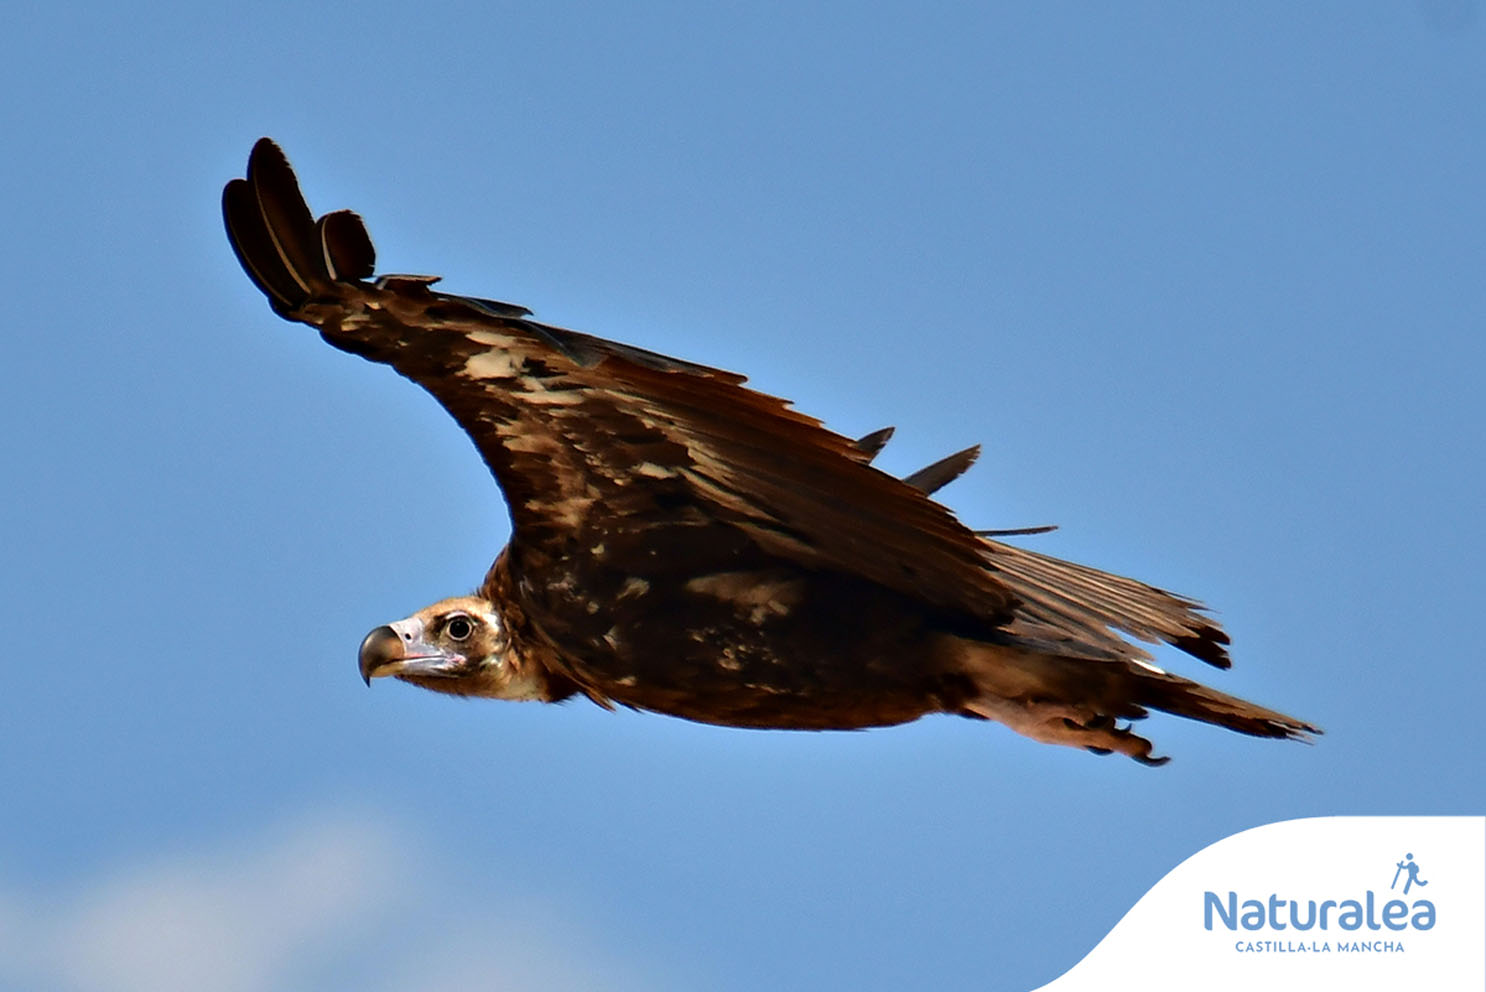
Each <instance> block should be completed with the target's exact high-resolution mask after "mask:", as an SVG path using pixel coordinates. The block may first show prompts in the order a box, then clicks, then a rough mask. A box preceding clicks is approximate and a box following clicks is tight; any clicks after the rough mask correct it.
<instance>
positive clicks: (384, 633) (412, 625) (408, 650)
mask: <svg viewBox="0 0 1486 992" xmlns="http://www.w3.org/2000/svg"><path fill="white" fill-rule="evenodd" d="M360 662H361V679H362V681H363V682H365V683H366V684H367V685H371V680H372V679H376V678H382V677H384V676H387V675H419V676H424V677H431V678H439V677H447V676H451V675H457V674H459V673H460V671H461V666H463V665H464V663H465V659H464V657H463V656H461V655H457V654H450V653H448V652H446V651H442V650H440V649H438V648H436V647H434V646H433V645H431V644H428V643H427V642H426V641H424V640H423V624H422V622H421V621H418V620H415V619H408V620H399V621H398V622H397V623H391V624H384V625H383V626H381V627H378V628H377V629H376V630H373V631H372V632H371V633H370V634H367V635H366V639H365V640H363V641H362V642H361V655H360Z"/></svg>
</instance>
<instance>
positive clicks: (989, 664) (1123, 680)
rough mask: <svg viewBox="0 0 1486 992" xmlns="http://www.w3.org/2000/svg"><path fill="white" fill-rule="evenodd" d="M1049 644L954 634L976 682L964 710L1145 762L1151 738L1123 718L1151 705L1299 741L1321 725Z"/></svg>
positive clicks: (1150, 669)
mask: <svg viewBox="0 0 1486 992" xmlns="http://www.w3.org/2000/svg"><path fill="white" fill-rule="evenodd" d="M1051 647H1052V645H1047V644H1043V645H1038V646H1037V647H1036V648H1030V647H1027V646H1019V647H1012V646H1006V645H999V644H989V643H985V642H981V641H968V640H963V639H957V645H956V648H957V651H958V654H959V657H960V662H961V668H962V670H963V671H964V672H965V674H967V675H969V676H970V678H971V680H972V681H973V682H974V684H975V686H976V688H977V689H978V691H979V692H978V695H976V696H974V697H972V698H971V699H969V700H968V701H966V702H965V703H964V704H963V707H964V710H965V713H966V715H970V716H979V717H985V718H987V719H992V720H997V721H999V722H1001V723H1004V724H1006V725H1007V726H1009V727H1011V728H1012V729H1013V730H1015V731H1017V732H1018V733H1020V734H1023V735H1025V736H1027V737H1031V738H1033V739H1034V740H1039V741H1043V742H1045V743H1049V744H1065V745H1069V746H1072V747H1081V748H1084V749H1086V750H1090V751H1094V752H1096V753H1100V754H1103V753H1108V752H1111V751H1118V752H1119V753H1121V754H1126V755H1129V756H1130V757H1132V758H1135V759H1136V760H1138V761H1141V762H1144V763H1146V764H1163V763H1165V761H1166V760H1167V759H1165V758H1157V757H1154V756H1152V754H1151V748H1152V745H1151V742H1150V741H1149V740H1148V739H1146V738H1144V737H1141V736H1140V735H1138V734H1136V733H1134V732H1133V731H1132V730H1131V728H1130V725H1129V724H1128V723H1127V724H1124V725H1121V724H1120V723H1119V721H1121V720H1125V721H1135V720H1140V719H1143V718H1144V717H1146V716H1147V715H1148V714H1149V713H1150V711H1151V710H1160V711H1161V712H1163V713H1171V714H1173V715H1175V716H1181V717H1186V718H1187V719H1189V720H1197V721H1200V722H1202V723H1208V724H1212V725H1214V726H1218V727H1224V728H1227V729H1228V730H1234V731H1237V732H1238V733H1241V734H1248V735H1250V736H1253V737H1271V738H1280V739H1289V740H1306V739H1308V736H1309V735H1311V734H1319V733H1321V730H1320V729H1319V728H1317V727H1315V726H1312V725H1311V724H1309V723H1305V722H1303V721H1301V720H1297V719H1295V718H1294V717H1291V716H1287V715H1285V714H1284V713H1280V712H1279V711H1277V710H1272V709H1269V708H1267V707H1264V706H1259V705H1256V704H1254V703H1250V702H1247V701H1245V700H1242V699H1239V698H1238V697H1237V696H1230V695H1228V694H1227V693H1225V692H1220V691H1218V690H1217V689H1212V688H1209V687H1207V686H1205V685H1202V684H1200V683H1197V682H1193V681H1191V680H1190V679H1185V678H1182V677H1181V676H1179V675H1173V674H1171V673H1170V672H1165V671H1162V670H1161V669H1159V668H1157V667H1155V666H1154V665H1150V664H1148V663H1145V662H1140V661H1133V660H1130V659H1126V658H1115V657H1105V658H1087V657H1076V656H1070V655H1065V654H1057V653H1044V652H1045V651H1047V650H1048V649H1049V648H1051Z"/></svg>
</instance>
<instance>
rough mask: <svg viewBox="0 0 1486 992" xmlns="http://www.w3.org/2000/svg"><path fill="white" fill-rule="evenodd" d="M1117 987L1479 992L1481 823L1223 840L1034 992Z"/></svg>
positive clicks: (1262, 830) (1358, 827)
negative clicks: (1079, 958) (1081, 956)
mask: <svg viewBox="0 0 1486 992" xmlns="http://www.w3.org/2000/svg"><path fill="white" fill-rule="evenodd" d="M1111 983H1114V984H1111ZM1122 985H1123V986H1127V987H1130V988H1140V989H1142V990H1143V992H1161V990H1166V989H1171V990H1178V989H1180V990H1182V992H1187V990H1190V989H1194V988H1201V989H1210V990H1221V989H1235V990H1237V989H1242V990H1245V992H1252V990H1253V989H1256V988H1258V989H1272V990H1284V989H1307V990H1310V989H1326V988H1345V989H1348V990H1349V992H1352V990H1355V992H1366V990H1370V989H1387V990H1389V992H1396V990H1398V989H1431V990H1438V992H1449V990H1455V989H1460V990H1469V992H1480V990H1482V989H1486V817H1467V816H1329V817H1317V818H1314V819H1305V820H1287V821H1284V822H1282V823H1271V824H1269V825H1267V826H1263V827H1256V828H1254V829H1252V830H1245V831H1243V832H1242V833H1238V834H1234V835H1233V836H1231V837H1226V838H1224V839H1223V840H1220V841H1218V842H1217V843H1215V844H1212V845H1209V846H1208V847H1206V848H1204V849H1203V850H1201V851H1199V852H1197V853H1196V854H1194V855H1193V856H1192V857H1190V858H1188V859H1187V860H1186V861H1184V862H1182V863H1181V864H1180V865H1178V866H1177V867H1176V868H1175V869H1173V870H1172V871H1171V873H1170V874H1168V875H1167V876H1166V877H1165V878H1163V879H1161V881H1159V882H1157V883H1156V885H1155V886H1154V887H1153V888H1152V889H1151V890H1150V891H1149V892H1147V893H1146V894H1145V895H1144V896H1142V897H1141V899H1140V901H1139V902H1138V903H1136V904H1135V907H1134V908H1133V909H1131V910H1130V912H1128V913H1126V914H1125V917H1124V919H1122V920H1120V922H1119V923H1118V924H1116V925H1115V928H1114V929H1113V930H1111V931H1110V933H1109V935H1108V936H1106V937H1105V938H1104V939H1103V940H1102V941H1100V942H1099V944H1098V945H1097V946H1096V947H1095V948H1094V949H1093V950H1092V951H1091V952H1089V954H1088V956H1087V957H1085V958H1084V959H1083V960H1082V961H1080V962H1079V963H1078V964H1077V965H1075V966H1074V967H1073V969H1072V970H1070V971H1069V972H1068V973H1067V974H1065V975H1063V977H1061V978H1059V979H1057V980H1056V981H1054V982H1052V983H1050V984H1048V985H1045V986H1043V987H1042V989H1041V990H1039V992H1082V990H1085V989H1088V990H1090V992H1093V990H1099V992H1106V990H1108V989H1110V988H1112V987H1119V986H1122Z"/></svg>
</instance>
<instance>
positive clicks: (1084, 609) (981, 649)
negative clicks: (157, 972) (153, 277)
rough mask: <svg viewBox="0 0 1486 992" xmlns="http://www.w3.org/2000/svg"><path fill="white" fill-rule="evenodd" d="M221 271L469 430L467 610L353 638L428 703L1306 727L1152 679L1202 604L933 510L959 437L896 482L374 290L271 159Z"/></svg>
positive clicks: (841, 720)
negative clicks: (491, 483)
mask: <svg viewBox="0 0 1486 992" xmlns="http://www.w3.org/2000/svg"><path fill="white" fill-rule="evenodd" d="M223 213H224V217H225V220H226V224H227V231H228V236H229V238H230V240H231V242H232V246H233V249H234V250H235V251H236V253H237V257H238V259H239V261H240V262H241V263H242V266H243V268H244V269H245V270H246V272H247V273H248V275H249V276H250V277H251V278H252V280H253V282H254V283H255V284H256V285H257V287H258V288H259V289H260V290H261V291H262V292H263V293H264V295H265V296H266V297H267V298H268V301H269V305H270V306H271V307H272V308H273V310H274V311H275V312H276V313H278V314H279V315H280V316H281V317H284V318H286V319H288V320H295V321H300V322H303V323H306V324H309V325H311V326H313V327H315V328H317V329H318V330H319V332H320V335H321V337H322V338H324V340H325V341H326V342H328V343H329V344H330V345H332V346H333V347H335V348H339V349H340V350H342V351H347V352H350V353H352V354H354V355H359V356H361V357H362V358H365V359H368V360H369V361H373V362H379V363H382V364H385V365H390V366H391V367H392V368H394V369H395V370H397V372H399V373H400V374H401V375H403V376H405V377H407V378H409V379H411V380H413V381H414V382H416V383H417V384H418V385H420V386H422V387H423V388H424V389H426V390H428V391H429V392H430V393H431V394H433V396H434V397H435V398H436V399H437V400H438V401H439V403H441V404H442V405H443V406H444V408H445V409H446V410H448V411H449V413H450V414H451V415H452V416H453V417H454V419H455V420H456V421H457V422H458V423H459V424H460V426H461V427H463V428H464V430H465V431H466V432H467V433H468V434H469V435H470V437H471V438H472V439H473V440H474V442H475V445H476V447H477V448H478V449H479V451H480V454H481V456H482V457H483V458H484V460H485V463H486V465H487V466H489V468H490V471H491V472H492V474H493V475H494V476H495V479H496V481H497V482H498V483H499V485H500V487H501V489H502V491H503V492H504V494H505V497H506V501H507V503H508V505H509V508H510V514H511V524H512V533H511V539H510V543H509V544H508V545H507V547H506V548H505V549H504V550H503V551H501V553H500V555H499V556H498V557H497V558H496V560H495V563H494V564H493V565H492V567H491V569H490V571H489V573H488V574H487V575H486V577H485V579H484V581H483V583H482V584H481V585H480V587H479V589H478V590H476V591H475V593H474V594H472V595H469V596H461V597H456V598H454V599H449V600H444V601H442V602H439V603H435V604H433V605H431V606H429V607H426V608H425V609H423V610H420V611H418V612H417V613H415V614H413V615H412V616H410V617H407V618H406V619H404V620H400V621H397V622H395V623H390V624H387V625H385V626H381V627H378V628H376V629H375V630H373V631H372V632H371V633H370V634H368V635H367V637H366V639H365V641H364V642H363V644H362V649H361V657H360V663H361V672H362V675H363V676H364V677H365V678H366V679H367V681H368V682H370V680H371V678H373V677H376V676H395V677H397V678H399V679H402V680H403V681H406V682H410V683H413V684H415V685H419V686H422V687H424V688H427V689H432V690H435V691H439V692H445V693H452V694H457V695H468V696H488V697H493V698H502V699H532V700H544V701H556V700H561V699H565V698H567V697H570V696H574V695H580V694H581V695H584V696H587V697H588V698H589V699H591V700H593V701H594V702H596V703H598V704H600V705H602V706H606V707H612V706H613V705H615V704H620V705H623V706H628V707H633V708H636V709H644V710H653V711H656V712H660V713H667V714H672V715H674V716H680V717H684V718H687V719H690V720H697V721H701V722H705V723H713V724H723V725H728V726H738V727H758V728H785V729H810V730H826V729H849V728H860V727H873V726H882V725H888V724H896V723H902V722H905V721H909V720H913V719H916V718H918V717H919V716H922V715H924V714H927V713H937V712H943V713H951V714H959V715H962V716H969V717H977V718H987V719H993V720H997V721H1000V722H1002V723H1004V724H1006V725H1008V726H1010V727H1011V728H1012V729H1014V730H1016V731H1018V732H1020V733H1022V734H1025V735H1027V736H1029V737H1032V738H1035V739H1037V740H1040V741H1046V742H1049V743H1055V744H1066V745H1073V746H1076V747H1082V748H1086V749H1088V750H1090V751H1095V752H1100V753H1105V752H1111V751H1117V752H1121V753H1123V754H1127V755H1129V756H1130V757H1132V758H1135V759H1137V760H1139V761H1143V762H1146V763H1152V764H1154V763H1159V762H1160V761H1163V760H1165V759H1161V758H1155V757H1153V756H1152V754H1151V744H1150V742H1149V741H1147V740H1146V739H1144V738H1142V737H1140V736H1138V735H1136V734H1135V733H1134V732H1133V731H1132V730H1131V729H1130V726H1129V723H1128V721H1131V720H1137V719H1140V718H1143V717H1145V716H1146V715H1147V713H1148V712H1149V711H1150V710H1152V709H1156V710H1163V711H1166V712H1169V713H1174V714H1177V715H1179V716H1184V717H1189V718H1192V719H1195V720H1201V721H1203V722H1206V723H1211V724H1216V725H1218V726H1222V727H1227V728H1229V729H1231V730H1236V731H1239V732H1241V733H1245V734H1251V735H1254V736H1259V737H1276V738H1301V737H1304V736H1305V735H1306V734H1308V733H1314V732H1317V731H1316V728H1314V727H1312V726H1310V725H1308V724H1306V723H1303V722H1301V721H1298V720H1295V719H1293V718H1291V717H1288V716H1285V715H1284V714H1282V713H1278V712H1276V711H1274V710H1270V709H1266V708H1264V707H1261V706H1256V705H1254V704H1252V703H1248V702H1245V701H1243V700H1240V699H1237V698H1235V697H1233V696H1230V695H1227V694H1224V693H1221V692H1218V691H1217V690H1214V689H1210V688H1207V687H1206V686H1203V685H1200V684H1198V683H1196V682H1193V681H1191V680H1188V679H1185V678H1182V677H1180V676H1177V675H1174V674H1171V673H1169V672H1166V671H1164V670H1163V669H1161V668H1158V667H1157V666H1156V665H1155V664H1153V662H1152V660H1151V658H1150V656H1149V655H1148V653H1147V652H1146V651H1145V650H1144V649H1142V648H1141V647H1139V646H1138V645H1137V644H1135V643H1133V641H1132V640H1131V638H1134V639H1137V640H1142V641H1147V642H1165V643H1167V644H1171V645H1174V646H1176V647H1178V648H1180V649H1181V650H1182V651H1185V652H1187V653H1188V654H1190V655H1192V656H1194V657H1196V658H1198V659H1200V660H1202V661H1204V662H1207V663H1209V664H1211V665H1214V666H1216V667H1219V668H1226V667H1228V664H1229V661H1228V654H1227V651H1226V648H1225V645H1227V643H1228V637H1227V635H1226V634H1224V632H1223V631H1222V630H1221V629H1220V628H1219V627H1218V625H1217V624H1216V623H1215V622H1214V621H1213V620H1212V619H1211V618H1209V617H1208V616H1206V615H1205V614H1204V612H1203V609H1202V607H1201V606H1200V604H1198V603H1196V602H1195V601H1193V600H1190V599H1186V598H1184V597H1181V596H1176V595H1173V594H1171V593H1168V592H1164V591H1162V590H1160V589H1156V588H1154V587H1152V586H1149V585H1146V584H1144V583H1141V582H1137V581H1134V580H1132V579H1127V578H1123V577H1121V576H1117V575H1112V574H1110V573H1107V572H1101V571H1099V570H1097V569H1093V568H1088V567H1085V566H1082V565H1076V564H1073V563H1070V562H1066V561H1061V560H1059V559H1056V558H1053V557H1050V556H1047V555H1041V554H1038V553H1036V552H1033V551H1028V550H1025V549H1022V548H1019V547H1016V546H1013V545H1009V544H1006V543H1004V542H1001V541H998V540H996V539H995V538H996V536H998V535H1000V536H1004V535H1005V534H1008V533H1013V532H997V531H980V532H975V531H971V530H969V529H968V528H966V527H965V526H964V525H963V524H961V523H960V522H959V521H958V520H957V519H956V518H955V517H954V516H953V515H952V514H951V513H950V512H949V511H948V510H947V509H945V508H944V507H943V506H941V505H940V504H939V503H937V502H935V501H934V500H933V499H931V498H930V495H931V494H932V493H933V492H934V491H935V490H937V489H938V488H939V487H940V486H942V485H944V484H945V483H946V482H948V481H949V480H950V479H953V478H954V477H956V476H957V475H959V474H960V473H961V472H963V471H964V470H965V469H966V468H967V467H968V466H969V464H970V463H971V462H972V461H973V460H974V458H975V454H976V449H970V450H968V451H964V452H959V453H958V454H955V455H951V456H950V457H949V458H946V459H944V460H943V461H941V462H938V463H936V464H934V465H931V466H928V467H927V468H925V469H923V470H921V471H920V472H917V473H914V474H913V475H911V476H909V477H908V478H906V479H897V478H894V477H892V476H890V475H888V474H886V473H884V472H882V471H880V470H878V469H876V468H874V467H873V466H872V465H871V461H872V458H873V456H874V455H875V454H876V453H877V451H878V450H880V448H881V447H882V445H883V444H884V443H886V441H887V438H888V435H889V434H890V433H891V432H890V431H889V430H883V431H878V432H876V433H874V434H871V435H868V436H867V437H864V438H860V439H857V440H853V439H850V438H846V437H843V436H841V435H838V434H835V433H832V432H830V431H828V430H826V429H825V428H823V427H822V426H821V425H820V424H819V423H818V422H817V421H815V420H813V419H811V418H809V417H807V416H804V415H803V414H800V413H798V412H796V411H794V410H792V409H791V408H790V407H789V406H788V405H787V404H786V403H785V402H783V401H781V400H778V399H776V398H774V397H771V396H766V395H764V394H761V393H758V392H755V391H752V390H750V389H748V388H746V387H745V386H744V385H743V383H744V379H743V377H742V376H739V375H735V374H733V373H730V372H724V371H721V370H718V369H713V368H707V367H705V366H701V365H696V364H693V363H691V362H687V361H682V360H679V359H674V358H669V357H666V356H664V355H659V354H656V353H654V352H650V351H645V350H643V349H639V348H634V347H630V346H628V345H624V344H619V343H616V342H612V341H606V340H603V339H601V338H596V337H591V336H589V335H586V334H580V333H577V332H574V331H570V330H565V329H562V328H558V327H551V326H548V325H545V324H541V323H538V322H536V321H534V320H531V319H530V316H529V311H527V310H526V309H525V308H523V307H519V306H514V305H512V304H509V303H500V302H496V301H493V300H486V299H479V298H475V297H467V296H457V295H453V294H448V293H442V292H439V291H437V290H435V289H434V288H433V284H434V283H435V282H436V281H437V280H436V279H434V278H432V277H427V276H405V275H384V276H381V277H375V276H374V268H375V264H374V263H375V253H374V250H373V248H372V243H371V240H370V238H369V237H368V235H367V232H366V229H365V226H364V225H363V224H362V222H361V219H360V217H358V216H357V215H356V214H354V213H351V212H349V211H337V212H334V213H330V214H326V215H325V216H322V217H320V218H318V219H316V218H315V217H314V216H313V215H312V214H311V212H310V210H309V208H308V206H307V205H306V203H305V201H304V198H303V196H302V195H301V194H300V191H299V186H298V182H297V180H296V179H295V176H294V173H293V171H292V170H291V168H290V166H289V163H288V161H287V159H286V158H285V157H284V154H283V152H282V151H281V150H280V149H279V148H278V146H277V145H275V144H274V143H273V142H272V141H270V140H268V139H266V138H265V139H263V140H261V141H259V142H258V143H257V145H256V146H255V147H254V148H253V151H252V155H251V157H250V158H249V162H248V169H247V176H246V178H244V179H234V180H232V181H231V182H229V183H228V184H227V187H226V189H225V190H224V192H223Z"/></svg>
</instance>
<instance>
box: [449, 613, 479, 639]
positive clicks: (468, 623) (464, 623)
mask: <svg viewBox="0 0 1486 992" xmlns="http://www.w3.org/2000/svg"><path fill="white" fill-rule="evenodd" d="M474 632H475V624H474V621H472V620H471V619H470V618H469V617H467V616H464V615H463V614H459V613H456V614H455V615H454V616H452V617H450V618H449V619H448V620H446V621H444V633H445V635H447V636H448V638H449V640H451V641H467V640H469V639H470V635H471V634H473V633H474Z"/></svg>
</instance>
